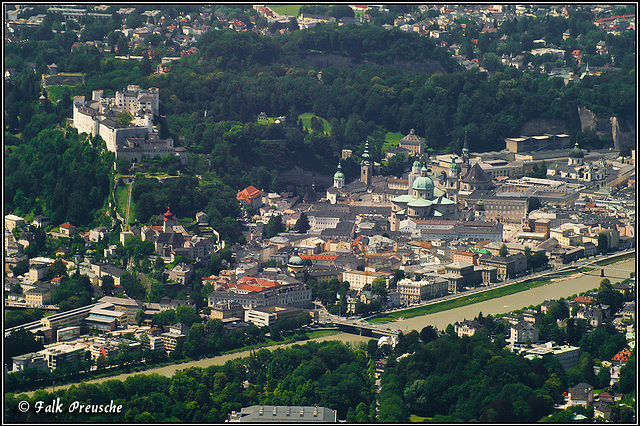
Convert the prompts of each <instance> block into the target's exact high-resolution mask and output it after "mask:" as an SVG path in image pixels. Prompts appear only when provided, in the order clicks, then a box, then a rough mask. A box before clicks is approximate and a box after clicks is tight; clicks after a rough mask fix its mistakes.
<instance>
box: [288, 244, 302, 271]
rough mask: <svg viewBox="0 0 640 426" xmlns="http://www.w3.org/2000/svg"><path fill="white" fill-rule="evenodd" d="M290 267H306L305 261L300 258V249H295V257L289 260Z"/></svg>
mask: <svg viewBox="0 0 640 426" xmlns="http://www.w3.org/2000/svg"><path fill="white" fill-rule="evenodd" d="M287 265H288V266H293V267H300V266H304V261H303V260H302V258H301V257H300V256H298V248H297V247H296V248H295V249H293V256H291V257H290V258H289V262H287Z"/></svg>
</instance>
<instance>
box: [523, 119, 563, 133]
mask: <svg viewBox="0 0 640 426" xmlns="http://www.w3.org/2000/svg"><path fill="white" fill-rule="evenodd" d="M545 133H550V134H554V135H560V134H567V135H568V134H570V133H569V126H568V125H567V123H566V122H565V121H564V120H560V119H549V118H537V119H533V120H529V121H527V122H526V123H524V125H523V126H522V134H523V135H526V136H535V135H543V134H545Z"/></svg>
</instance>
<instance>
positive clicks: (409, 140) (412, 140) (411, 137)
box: [400, 129, 424, 146]
mask: <svg viewBox="0 0 640 426" xmlns="http://www.w3.org/2000/svg"><path fill="white" fill-rule="evenodd" d="M423 143H424V138H421V137H420V136H418V135H416V131H415V129H411V131H410V132H409V134H408V135H407V136H405V137H404V138H402V139H400V146H402V145H420V144H423Z"/></svg>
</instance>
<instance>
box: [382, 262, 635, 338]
mask: <svg viewBox="0 0 640 426" xmlns="http://www.w3.org/2000/svg"><path fill="white" fill-rule="evenodd" d="M604 270H605V272H604V275H605V276H604V277H601V276H600V269H594V270H593V271H591V272H590V273H588V274H584V275H581V276H574V275H571V276H569V278H565V279H563V280H562V281H554V282H552V283H550V284H547V285H545V286H542V287H536V288H533V289H530V290H526V291H522V292H520V293H516V294H512V295H509V296H503V297H500V298H497V299H492V300H487V301H485V302H479V303H475V304H473V305H468V306H463V307H461V308H455V309H450V310H448V311H443V312H438V313H435V314H429V315H423V316H419V317H414V318H408V319H404V320H397V321H394V322H393V323H392V324H393V325H394V326H396V325H397V326H398V328H400V329H402V330H403V331H405V332H407V331H410V330H417V331H420V330H422V328H423V327H426V326H427V325H432V326H435V327H437V328H438V330H444V329H445V328H446V327H447V325H449V324H453V323H455V322H456V321H463V320H465V319H473V318H475V317H476V316H478V314H479V313H480V312H482V315H489V314H491V315H496V314H505V313H507V312H510V311H513V310H516V309H522V308H526V307H527V306H530V305H534V306H535V305H539V304H541V303H542V302H544V301H545V300H548V299H559V298H561V297H565V298H566V297H569V296H572V295H574V294H578V293H582V292H585V291H589V290H593V289H596V288H598V287H599V286H600V281H602V280H603V279H604V278H609V280H610V281H611V283H613V284H615V283H616V282H619V281H622V280H623V279H625V278H629V272H628V271H635V270H636V259H635V258H632V259H630V260H626V261H623V262H620V263H616V264H613V265H609V266H605V267H604Z"/></svg>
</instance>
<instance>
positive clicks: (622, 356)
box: [611, 348, 631, 365]
mask: <svg viewBox="0 0 640 426" xmlns="http://www.w3.org/2000/svg"><path fill="white" fill-rule="evenodd" d="M630 357H631V351H629V349H627V348H624V349H623V350H621V351H620V352H618V353H617V354H615V355H614V356H613V358H611V362H613V363H614V364H618V365H620V364H624V363H625V362H627V361H628V360H629V358H630Z"/></svg>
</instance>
